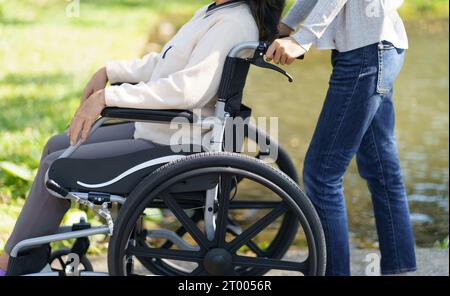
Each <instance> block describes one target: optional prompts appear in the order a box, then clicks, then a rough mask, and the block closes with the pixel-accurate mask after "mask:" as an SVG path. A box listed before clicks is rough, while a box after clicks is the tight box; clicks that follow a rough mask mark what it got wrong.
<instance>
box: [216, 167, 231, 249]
mask: <svg viewBox="0 0 450 296" xmlns="http://www.w3.org/2000/svg"><path fill="white" fill-rule="evenodd" d="M220 180H221V182H220V187H219V211H218V213H217V225H216V236H215V245H216V246H218V247H222V246H224V245H225V243H226V241H225V238H226V234H227V226H228V209H229V205H230V192H231V187H232V186H231V185H232V179H231V176H230V175H228V174H223V175H221V176H220Z"/></svg>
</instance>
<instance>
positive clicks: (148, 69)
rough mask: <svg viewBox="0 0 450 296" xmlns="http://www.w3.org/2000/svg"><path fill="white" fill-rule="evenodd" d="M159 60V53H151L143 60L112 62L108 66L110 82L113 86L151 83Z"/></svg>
mask: <svg viewBox="0 0 450 296" xmlns="http://www.w3.org/2000/svg"><path fill="white" fill-rule="evenodd" d="M158 59H159V54H158V53H149V54H147V55H145V56H144V57H143V58H142V59H132V60H126V61H110V62H108V63H107V64H106V74H107V77H108V81H109V82H110V83H111V84H114V83H125V82H126V83H139V82H141V81H149V80H150V78H151V76H152V73H153V69H154V68H155V66H156V64H157V62H158Z"/></svg>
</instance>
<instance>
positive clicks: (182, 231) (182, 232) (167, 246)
mask: <svg viewBox="0 0 450 296" xmlns="http://www.w3.org/2000/svg"><path fill="white" fill-rule="evenodd" d="M201 218H202V216H201V212H200V211H195V213H194V215H192V217H191V219H192V221H194V223H195V224H197V223H198V222H199V221H200V219H201ZM186 232H187V230H186V228H185V227H184V226H180V228H178V229H177V231H175V233H176V234H177V235H178V236H179V237H183V235H185V234H186ZM172 246H173V242H172V241H170V240H168V241H166V242H165V243H164V244H163V245H162V246H161V249H170V248H171V247H172Z"/></svg>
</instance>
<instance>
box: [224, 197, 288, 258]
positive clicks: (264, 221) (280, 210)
mask: <svg viewBox="0 0 450 296" xmlns="http://www.w3.org/2000/svg"><path fill="white" fill-rule="evenodd" d="M285 212H286V207H285V205H284V204H280V205H279V206H278V207H276V208H275V209H274V210H272V211H271V212H270V213H268V214H267V215H266V216H264V217H263V218H261V219H260V220H258V222H256V223H255V224H253V225H252V226H250V227H249V228H247V229H246V230H245V231H244V232H243V233H242V234H240V235H238V236H237V237H236V238H235V239H234V240H233V241H231V242H230V251H231V252H232V253H234V252H236V251H237V250H238V249H239V248H240V247H242V246H243V245H245V244H246V243H247V242H248V241H249V240H251V239H252V238H253V237H255V236H256V235H258V234H259V233H260V232H261V231H263V230H264V229H265V228H266V227H267V226H269V225H270V224H271V223H272V222H274V221H275V220H276V219H278V217H280V216H281V215H283V214H284V213H285Z"/></svg>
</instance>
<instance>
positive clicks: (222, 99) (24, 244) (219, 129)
mask: <svg viewBox="0 0 450 296" xmlns="http://www.w3.org/2000/svg"><path fill="white" fill-rule="evenodd" d="M266 49H267V43H265V42H245V43H241V44H238V45H237V46H235V47H234V48H233V49H232V50H231V51H230V53H229V55H228V58H227V62H228V61H229V60H236V59H238V60H240V59H242V60H244V61H245V62H247V63H248V62H249V61H250V59H243V58H240V55H241V54H242V53H243V52H244V51H247V50H254V51H255V55H254V59H253V60H252V61H250V63H251V64H254V65H256V66H258V67H263V68H268V69H272V70H276V71H278V72H280V73H282V74H283V75H285V76H286V77H288V79H289V81H290V82H292V77H291V76H290V75H289V74H288V73H286V72H285V71H283V70H282V69H280V68H278V67H276V66H274V65H272V64H269V63H266V62H265V61H264V59H263V57H264V54H265V51H266ZM232 72H233V69H232V70H231V72H230V71H229V69H227V66H225V69H224V75H225V76H226V75H231V76H232V74H233V73H232ZM247 72H248V71H247ZM247 72H246V73H242V74H243V75H247ZM223 78H224V77H222V79H223ZM230 79H231V78H230ZM230 83H231V82H230V81H227V80H226V79H225V80H224V79H223V81H222V83H221V87H220V90H219V95H218V97H219V99H218V101H217V104H216V108H215V118H216V120H214V121H208V120H197V119H196V118H195V117H194V116H193V114H192V113H190V112H189V111H177V110H134V109H120V108H106V109H105V110H104V111H103V113H102V117H101V118H100V119H98V120H97V121H96V122H95V124H94V125H93V127H92V129H91V131H90V135H92V134H93V133H95V132H96V130H97V129H98V128H100V127H101V126H103V125H104V124H105V123H107V122H108V121H109V120H111V119H122V120H126V121H134V122H161V121H162V122H169V121H171V120H172V119H175V118H179V117H181V118H184V119H187V120H188V121H189V122H190V123H192V124H193V125H196V126H201V127H202V128H203V127H211V126H212V135H213V136H212V140H211V148H210V152H223V151H224V150H223V147H224V141H225V139H224V135H225V129H226V127H227V126H228V124H229V123H230V120H231V119H232V116H234V115H232V113H233V112H237V110H233V106H231V108H230V105H229V104H230V101H231V102H232V101H233V100H234V99H236V100H238V101H239V103H240V102H241V101H242V92H238V93H237V94H236V93H232V92H231V91H229V88H233V87H232V86H231V84H230ZM244 84H245V79H244ZM243 86H244V85H239V86H237V88H242V89H243ZM235 87H236V86H235ZM231 105H233V104H231ZM234 106H236V105H234ZM249 128H250V129H255V133H256V127H254V126H251V125H249ZM81 145H82V143H81V141H80V142H78V143H77V144H76V145H74V146H71V147H69V148H67V149H66V150H65V151H64V152H63V154H62V155H61V156H60V157H59V159H61V158H70V157H71V156H72V155H73V153H74V152H76V151H77V149H78V148H79V147H80V146H81ZM275 145H277V147H278V144H275ZM183 157H185V156H183V155H174V156H173V157H162V158H161V159H153V160H152V164H153V165H154V164H160V163H161V164H162V163H168V162H170V161H173V160H176V159H178V158H183ZM142 165H144V166H145V163H144V164H141V166H142ZM48 174H49V171H47V173H46V178H45V182H46V186H47V189H48V190H49V192H50V193H51V194H52V195H53V196H55V197H56V198H62V199H66V200H73V201H75V202H77V203H79V204H81V205H84V206H87V207H88V208H90V209H92V210H94V212H96V213H97V214H98V215H99V216H101V217H103V218H104V219H105V220H106V225H103V226H98V227H92V228H89V229H83V230H76V231H71V229H69V230H68V229H67V227H61V228H60V230H59V231H58V233H56V234H53V235H47V236H42V237H37V238H31V239H27V240H23V241H21V242H19V243H18V244H17V245H16V246H14V248H13V250H12V252H11V254H10V256H11V257H12V258H14V257H17V256H18V255H19V254H20V252H21V251H23V250H26V249H29V248H32V247H36V246H40V245H43V244H48V243H51V242H55V241H62V240H68V239H77V238H83V237H90V236H94V235H108V236H111V235H112V234H113V232H114V220H113V217H112V215H111V213H110V211H109V206H110V205H111V204H112V203H117V204H119V205H123V204H124V203H125V202H126V199H125V197H124V196H119V195H110V194H101V193H99V194H91V193H85V192H69V191H67V190H66V189H64V188H63V187H61V186H59V185H58V184H57V183H56V182H54V181H52V180H50V179H49V177H48ZM130 174H131V173H130ZM217 192H218V186H216V187H215V188H213V189H209V190H208V191H207V194H206V199H205V209H204V220H205V233H206V236H207V238H208V239H209V240H212V239H213V238H214V234H215V213H214V211H208V209H210V208H213V207H214V204H215V202H216V200H217ZM148 237H151V238H162V239H166V240H168V241H171V242H172V243H173V244H175V245H176V246H177V247H178V248H180V249H182V250H188V251H195V250H196V247H195V246H192V245H190V244H189V243H187V242H185V241H184V240H183V239H182V238H181V237H180V236H178V235H177V234H176V233H175V232H173V231H169V230H165V229H155V230H151V231H149V234H148ZM70 273H71V271H70V270H66V275H71V274H70ZM30 275H31V276H33V275H38V276H58V275H60V274H59V273H58V272H46V271H42V272H39V273H35V274H30ZM80 275H82V276H101V275H108V274H105V273H98V272H81V273H80Z"/></svg>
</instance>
